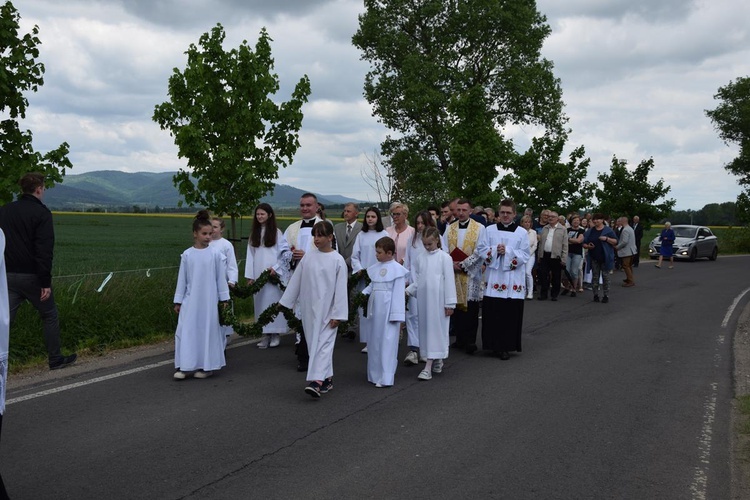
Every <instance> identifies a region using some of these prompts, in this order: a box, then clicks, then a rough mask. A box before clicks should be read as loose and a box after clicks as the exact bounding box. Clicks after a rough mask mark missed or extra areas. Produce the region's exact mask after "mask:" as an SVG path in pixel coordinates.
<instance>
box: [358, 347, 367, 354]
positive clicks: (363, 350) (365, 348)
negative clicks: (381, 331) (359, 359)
mask: <svg viewBox="0 0 750 500" xmlns="http://www.w3.org/2000/svg"><path fill="white" fill-rule="evenodd" d="M359 352H361V353H362V354H367V346H364V347H363V348H362V350H361V351H359Z"/></svg>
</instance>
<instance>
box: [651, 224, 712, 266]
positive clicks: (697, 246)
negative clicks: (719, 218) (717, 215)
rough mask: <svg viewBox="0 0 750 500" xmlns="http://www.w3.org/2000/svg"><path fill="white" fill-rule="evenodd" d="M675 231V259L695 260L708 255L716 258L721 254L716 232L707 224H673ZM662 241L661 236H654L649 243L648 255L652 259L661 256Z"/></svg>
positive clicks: (673, 247) (673, 246)
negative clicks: (706, 225)
mask: <svg viewBox="0 0 750 500" xmlns="http://www.w3.org/2000/svg"><path fill="white" fill-rule="evenodd" d="M672 231H674V236H675V239H674V244H673V245H672V253H673V254H674V257H675V259H688V260H691V261H693V260H695V259H697V258H699V257H708V259H710V260H716V256H717V255H719V243H718V241H717V239H716V236H715V235H714V233H712V232H711V230H710V229H709V228H707V227H705V226H687V225H686V226H672ZM660 250H661V242H660V241H659V236H657V237H656V238H654V239H653V240H652V241H651V243H649V245H648V255H649V257H651V258H652V259H657V258H659V251H660Z"/></svg>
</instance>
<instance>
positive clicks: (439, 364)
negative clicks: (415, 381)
mask: <svg viewBox="0 0 750 500" xmlns="http://www.w3.org/2000/svg"><path fill="white" fill-rule="evenodd" d="M432 373H443V360H442V359H436V360H435V361H433V362H432Z"/></svg>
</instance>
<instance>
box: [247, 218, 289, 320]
mask: <svg viewBox="0 0 750 500" xmlns="http://www.w3.org/2000/svg"><path fill="white" fill-rule="evenodd" d="M264 232H265V228H263V231H262V232H261V246H259V247H254V246H251V245H250V241H248V242H247V259H246V261H245V278H247V279H250V280H255V279H258V276H260V275H261V274H262V273H263V271H265V270H266V269H268V268H271V269H273V270H274V271H275V272H276V274H278V275H279V278H280V279H281V282H282V283H284V284H286V281H287V279H288V272H287V269H288V267H289V262H290V260H291V258H292V252H291V250H289V245H288V244H287V242H286V238H284V235H283V234H281V231H279V230H278V229H277V230H276V245H274V246H272V247H265V246H263V245H262V241H263V233H264ZM281 295H282V292H281V289H280V288H279V287H278V286H276V285H274V284H272V283H266V285H265V286H264V287H263V288H261V289H260V291H259V292H258V293H256V294H255V296H254V297H253V308H254V312H255V319H256V321H257V319H258V318H259V317H260V315H261V314H262V313H263V311H265V310H266V309H267V308H268V307H269V306H270V305H271V304H274V303H276V302H278V301H279V299H281ZM288 331H289V326H288V325H287V322H286V318H284V315H283V314H279V315H277V316H276V319H274V320H273V321H272V322H271V323H269V324H267V325H266V326H264V327H263V333H265V334H271V333H286V332H288Z"/></svg>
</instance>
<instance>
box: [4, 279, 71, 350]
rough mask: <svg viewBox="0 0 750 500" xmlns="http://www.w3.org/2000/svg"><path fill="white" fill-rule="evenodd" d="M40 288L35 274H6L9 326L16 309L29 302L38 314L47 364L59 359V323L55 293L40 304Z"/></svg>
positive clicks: (13, 318) (14, 317) (14, 316)
mask: <svg viewBox="0 0 750 500" xmlns="http://www.w3.org/2000/svg"><path fill="white" fill-rule="evenodd" d="M41 291H42V289H41V287H40V286H39V279H38V278H37V276H36V275H35V274H21V273H8V302H9V306H10V324H11V325H12V324H13V321H14V320H15V319H16V312H17V311H18V308H19V307H20V306H21V304H23V303H24V302H25V301H27V300H28V301H29V302H30V303H31V305H32V306H34V309H36V310H37V311H38V312H39V317H40V318H41V319H42V325H43V328H44V343H45V344H46V346H47V355H48V357H49V362H50V363H53V362H55V361H57V360H59V359H60V358H62V354H61V353H60V322H59V320H58V316H57V306H56V305H55V293H54V291H53V292H52V293H51V295H50V297H49V298H48V299H47V300H45V301H44V302H42V300H41V298H40V296H41Z"/></svg>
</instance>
